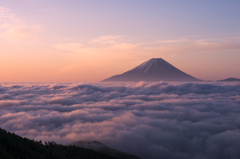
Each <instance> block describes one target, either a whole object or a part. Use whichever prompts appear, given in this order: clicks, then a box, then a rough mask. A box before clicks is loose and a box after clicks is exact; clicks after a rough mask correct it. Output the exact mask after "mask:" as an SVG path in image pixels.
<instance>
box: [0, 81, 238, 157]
mask: <svg viewBox="0 0 240 159" xmlns="http://www.w3.org/2000/svg"><path fill="white" fill-rule="evenodd" d="M239 94H240V83H239V82H233V83H225V82H222V83H220V82H218V83H217V82H216V83H203V82H201V83H182V82H178V83H177V82H155V83H154V82H139V83H94V84H18V85H16V84H1V85H0V110H1V111H0V127H1V128H3V129H6V130H8V131H11V132H14V133H16V134H18V135H21V136H23V137H28V138H31V139H35V140H42V141H52V140H54V141H56V142H57V143H62V144H70V143H73V142H75V141H79V140H87V141H89V140H91V141H92V140H95V141H99V142H102V143H104V144H106V145H108V146H109V147H111V148H114V149H118V150H121V151H124V152H127V153H130V154H134V155H137V156H139V157H141V158H143V159H159V158H168V159H225V158H232V159H235V158H240V152H239V149H240V107H239V105H240V95H239Z"/></svg>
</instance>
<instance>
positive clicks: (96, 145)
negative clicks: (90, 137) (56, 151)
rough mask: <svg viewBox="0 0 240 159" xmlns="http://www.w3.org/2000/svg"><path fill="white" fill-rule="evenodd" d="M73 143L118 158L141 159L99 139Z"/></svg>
mask: <svg viewBox="0 0 240 159" xmlns="http://www.w3.org/2000/svg"><path fill="white" fill-rule="evenodd" d="M72 145H75V146H78V147H83V148H86V149H92V150H95V151H98V152H101V153H103V154H107V155H110V156H113V157H116V158H118V159H122V158H124V159H139V157H137V156H134V155H130V154H127V153H124V152H121V151H118V150H115V149H112V148H109V147H108V146H106V145H104V144H102V143H100V142H98V141H77V142H74V143H72Z"/></svg>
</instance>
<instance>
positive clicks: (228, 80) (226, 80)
mask: <svg viewBox="0 0 240 159" xmlns="http://www.w3.org/2000/svg"><path fill="white" fill-rule="evenodd" d="M232 81H240V79H237V78H227V79H224V80H219V82H232Z"/></svg>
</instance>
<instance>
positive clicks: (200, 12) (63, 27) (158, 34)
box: [0, 0, 240, 82]
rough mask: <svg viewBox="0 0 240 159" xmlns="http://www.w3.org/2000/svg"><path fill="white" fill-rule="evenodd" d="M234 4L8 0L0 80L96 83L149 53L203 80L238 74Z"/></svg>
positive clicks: (239, 33)
mask: <svg viewBox="0 0 240 159" xmlns="http://www.w3.org/2000/svg"><path fill="white" fill-rule="evenodd" d="M239 6H240V2H237V1H229V2H226V1H222V0H220V1H216V0H213V1H211V2H209V1H205V0H203V1H201V2H190V1H187V0H184V1H181V2H179V1H177V0H173V1H171V2H169V1H164V0H161V1H156V0H150V1H147V2H146V1H143V0H139V1H137V0H133V1H127V0H123V1H110V0H101V1H97V0H89V1H82V0H79V1H75V0H59V1H57V0H52V1H51V2H47V1H45V2H42V1H40V0H36V1H30V0H23V1H21V3H20V2H19V1H17V0H8V1H5V2H1V4H0V82H97V81H101V80H103V79H105V78H107V77H109V76H112V75H115V74H120V73H123V72H125V71H127V70H129V69H132V68H133V67H135V66H137V65H139V64H140V63H142V62H144V61H146V60H149V59H150V58H153V57H154V58H163V59H165V60H166V61H168V62H169V63H171V64H172V65H174V66H175V67H177V68H179V69H181V70H182V71H184V72H186V73H188V74H190V75H192V76H195V77H196V78H199V79H203V80H219V79H224V78H228V77H236V78H240V71H239V68H240V22H239V20H238V18H239V17H238V15H240V10H239Z"/></svg>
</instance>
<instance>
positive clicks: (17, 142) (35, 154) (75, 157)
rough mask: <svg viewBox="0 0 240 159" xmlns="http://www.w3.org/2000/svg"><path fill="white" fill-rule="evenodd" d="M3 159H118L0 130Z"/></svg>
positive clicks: (0, 150) (0, 153)
mask: <svg viewBox="0 0 240 159" xmlns="http://www.w3.org/2000/svg"><path fill="white" fill-rule="evenodd" d="M0 158H1V159H96V158H97V159H117V158H115V157H112V156H110V155H106V154H103V153H100V152H97V151H93V150H88V149H85V148H80V147H76V146H63V145H59V144H56V143H55V142H48V143H45V145H43V144H42V143H41V142H38V141H34V140H29V139H26V138H22V137H20V136H18V135H15V134H13V133H9V132H7V131H5V130H3V129H1V128H0Z"/></svg>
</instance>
